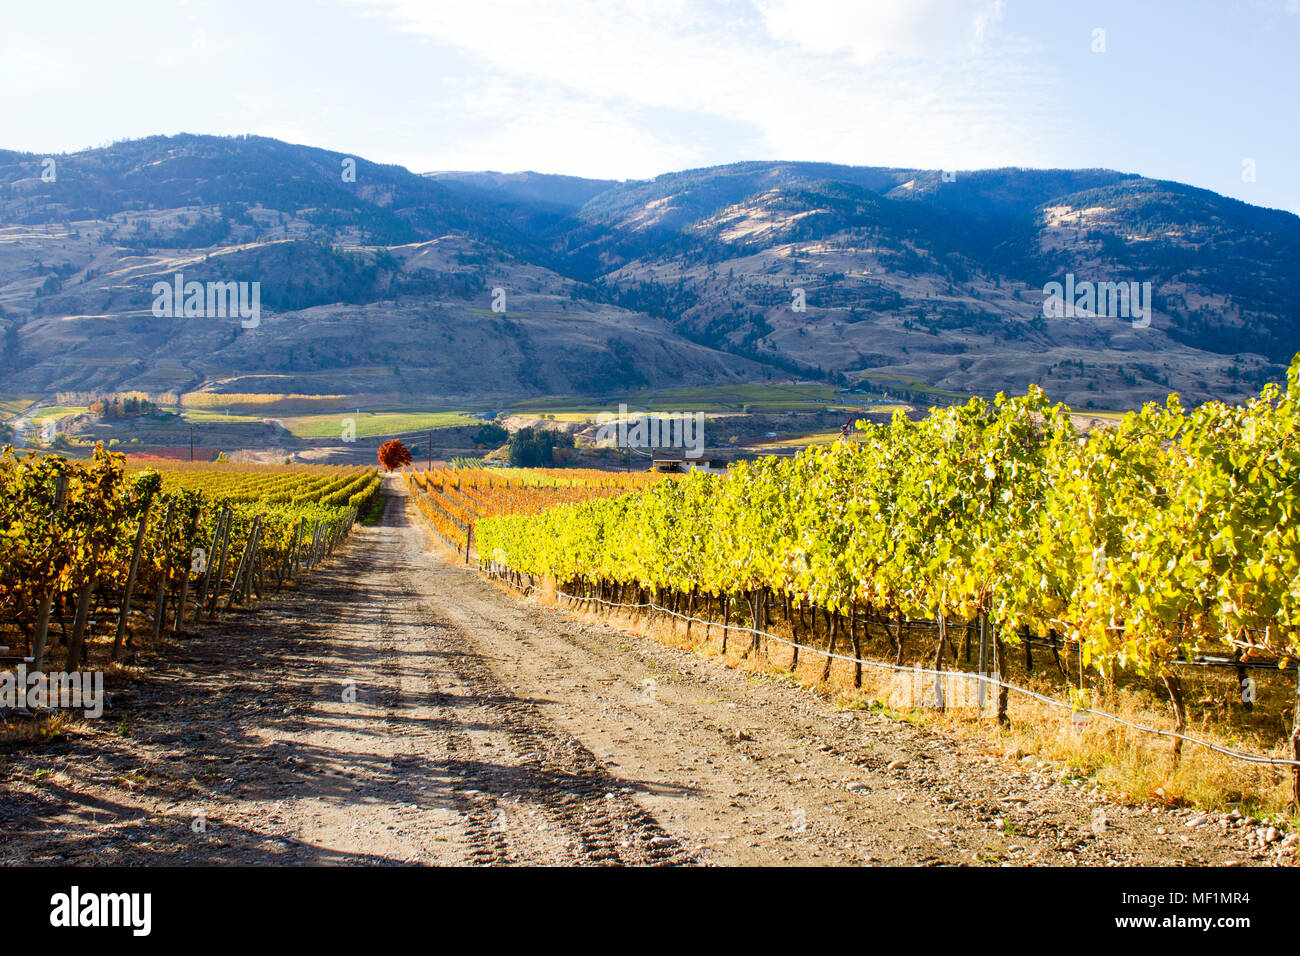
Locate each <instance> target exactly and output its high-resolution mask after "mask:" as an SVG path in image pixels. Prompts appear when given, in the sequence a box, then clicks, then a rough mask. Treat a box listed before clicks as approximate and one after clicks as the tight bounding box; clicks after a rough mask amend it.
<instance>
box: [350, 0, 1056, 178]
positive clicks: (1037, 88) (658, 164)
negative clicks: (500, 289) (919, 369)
mask: <svg viewBox="0 0 1300 956" xmlns="http://www.w3.org/2000/svg"><path fill="white" fill-rule="evenodd" d="M352 2H354V3H356V4H359V5H360V6H362V7H363V8H364V9H365V10H366V11H367V12H369V13H370V14H372V15H376V16H381V17H387V18H389V19H391V20H392V21H393V23H394V24H395V25H397V27H398V28H400V29H401V30H404V31H408V32H411V33H414V34H417V35H419V36H422V37H425V38H428V39H430V40H432V41H435V42H436V43H438V44H443V45H446V46H448V47H451V48H454V49H455V50H457V51H458V52H459V53H461V54H463V55H465V56H467V57H469V58H470V59H471V60H473V61H474V62H475V63H477V64H478V65H479V66H480V67H481V69H482V71H483V72H484V73H485V74H487V75H490V76H493V77H496V78H497V79H496V80H495V81H494V82H493V85H492V88H491V89H489V90H483V91H479V92H478V93H476V94H469V95H467V96H466V100H465V102H466V103H467V104H473V103H477V104H478V105H479V106H480V107H482V108H485V109H490V110H491V111H492V112H493V113H494V115H496V116H497V117H498V120H499V121H500V122H502V123H508V124H510V125H511V126H512V127H514V128H516V129H517V130H521V131H526V132H529V133H530V134H531V135H533V136H534V137H536V141H534V142H533V145H532V149H531V152H528V153H524V152H523V151H522V150H520V149H513V150H510V151H509V153H510V154H511V155H529V156H532V155H538V147H540V148H541V152H542V153H544V154H545V155H547V156H548V157H553V158H554V159H555V160H558V161H562V165H561V166H557V167H555V168H556V169H561V168H562V169H566V170H568V171H573V172H579V171H585V172H587V173H588V174H592V172H593V167H594V166H596V165H597V162H598V161H599V162H604V161H605V160H606V159H610V160H613V159H617V158H619V157H627V156H632V157H633V158H634V162H633V167H635V172H629V173H628V174H629V175H645V174H648V170H647V167H650V170H649V171H654V170H657V171H663V170H667V169H670V168H673V167H674V166H678V165H701V164H705V163H707V162H709V161H711V160H710V152H709V150H708V149H707V148H704V147H702V146H700V145H699V144H695V143H692V141H691V139H690V137H689V135H686V134H684V133H683V132H682V130H681V129H680V128H678V127H679V126H685V127H688V128H689V127H698V126H699V124H700V122H707V121H708V120H709V119H710V118H712V119H713V120H715V121H717V122H723V123H727V124H729V125H730V126H732V127H733V128H734V129H737V130H747V131H750V132H749V135H748V139H749V140H750V142H751V143H752V145H753V152H752V154H751V155H753V156H754V158H769V157H772V158H776V157H780V158H817V159H823V160H831V161H839V162H846V163H861V164H877V163H880V164H897V165H911V164H916V165H927V166H937V167H942V168H971V167H975V166H989V165H1002V164H1008V163H1032V162H1034V161H1036V160H1037V159H1040V158H1041V157H1043V156H1045V155H1046V153H1045V151H1040V150H1039V149H1038V148H1037V147H1036V143H1038V142H1041V137H1042V136H1043V135H1047V136H1051V135H1053V134H1060V133H1061V132H1062V131H1060V130H1056V129H1054V128H1053V124H1054V122H1055V120H1054V118H1053V113H1052V112H1051V110H1050V109H1043V108H1042V107H1041V104H1042V103H1043V102H1044V100H1047V99H1050V96H1045V95H1044V94H1045V93H1046V91H1047V90H1048V89H1049V88H1050V86H1051V76H1050V74H1049V73H1047V72H1046V71H1045V70H1044V69H1043V68H1042V67H1040V66H1036V65H1034V63H1033V60H1032V58H1031V57H1029V56H1028V55H1027V52H1028V51H1027V50H1026V48H1025V47H1024V45H1023V44H1021V43H1019V42H1017V41H1015V40H1014V39H1009V40H1004V39H1001V38H998V37H996V36H995V34H996V32H997V31H996V27H995V25H996V24H997V23H998V21H999V20H1000V18H1001V6H1000V5H999V4H998V3H996V2H990V0H915V2H909V3H902V4H899V3H886V2H883V0H861V2H834V0H758V2H753V3H751V2H739V0H732V2H727V0H718V2H708V3H706V2H702V0H673V2H670V3H656V2H652V0H628V2H623V3H616V2H612V0H602V2H582V0H568V2H554V3H547V4H536V3H532V2H525V0H476V2H475V3H472V4H444V3H429V2H423V0H352ZM523 89H527V90H530V91H532V93H531V95H520V92H519V91H521V90H523ZM504 90H513V91H514V93H513V94H511V98H508V99H507V100H506V101H502V100H501V96H502V91H504ZM539 110H540V111H543V112H541V113H540V115H539V113H538V112H537V111H539ZM656 111H673V112H676V113H682V112H689V113H692V114H695V115H696V116H697V118H698V122H696V123H694V124H692V123H677V122H674V121H672V120H664V121H662V122H660V123H659V124H657V125H656V124H654V123H651V124H650V125H649V126H647V124H646V116H647V115H648V114H652V113H655V112H656ZM548 137H549V139H548ZM516 143H518V141H517V140H516ZM566 144H567V146H566ZM529 162H530V164H532V165H540V163H531V160H530V161H529ZM498 165H500V164H498ZM615 168H617V169H623V170H628V169H629V167H628V166H626V165H622V166H618V167H605V169H606V171H607V172H610V171H612V170H613V169H615Z"/></svg>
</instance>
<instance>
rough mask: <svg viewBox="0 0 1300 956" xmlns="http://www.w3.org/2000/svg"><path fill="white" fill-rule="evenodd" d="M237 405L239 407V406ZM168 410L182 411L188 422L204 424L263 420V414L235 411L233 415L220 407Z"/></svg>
mask: <svg viewBox="0 0 1300 956" xmlns="http://www.w3.org/2000/svg"><path fill="white" fill-rule="evenodd" d="M235 407H236V408H237V407H238V406H235ZM167 410H168V411H178V412H181V414H182V416H183V417H184V419H185V420H186V421H187V422H193V423H194V424H203V423H205V422H206V423H220V422H226V423H228V424H247V423H249V422H260V421H263V418H262V416H261V415H243V414H239V413H235V414H233V415H227V414H226V411H225V409H218V408H183V409H167Z"/></svg>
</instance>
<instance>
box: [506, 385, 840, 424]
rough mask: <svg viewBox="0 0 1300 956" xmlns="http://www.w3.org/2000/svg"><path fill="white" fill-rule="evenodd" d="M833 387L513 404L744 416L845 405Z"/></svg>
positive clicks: (673, 391)
mask: <svg viewBox="0 0 1300 956" xmlns="http://www.w3.org/2000/svg"><path fill="white" fill-rule="evenodd" d="M845 401H846V397H845V396H843V395H840V394H839V393H838V391H837V390H836V389H835V388H834V387H833V386H831V385H823V384H818V383H794V384H787V385H760V384H753V385H726V386H716V387H708V388H668V389H660V390H657V391H652V392H635V393H631V394H625V395H612V396H610V397H609V398H608V399H607V400H604V401H601V402H574V401H573V400H572V399H532V400H526V401H521V402H512V403H511V404H510V412H511V413H512V414H515V415H541V414H554V415H556V416H557V417H558V416H559V415H566V416H580V415H581V416H591V417H594V416H596V415H599V414H602V413H610V414H617V413H618V407H619V405H620V403H621V404H625V405H627V407H628V410H629V411H661V412H706V413H726V412H731V413H740V412H744V411H749V412H756V413H757V412H787V411H794V412H798V411H811V410H815V409H819V408H823V407H825V406H826V405H831V404H837V403H845Z"/></svg>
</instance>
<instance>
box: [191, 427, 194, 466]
mask: <svg viewBox="0 0 1300 956" xmlns="http://www.w3.org/2000/svg"><path fill="white" fill-rule="evenodd" d="M193 460H194V426H193V425H191V426H190V461H193Z"/></svg>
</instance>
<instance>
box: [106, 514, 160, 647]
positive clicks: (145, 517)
mask: <svg viewBox="0 0 1300 956" xmlns="http://www.w3.org/2000/svg"><path fill="white" fill-rule="evenodd" d="M152 508H153V499H152V498H146V499H145V501H144V506H143V510H142V511H141V512H140V523H139V524H138V525H137V526H136V529H135V544H134V545H133V546H132V548H131V566H130V568H129V569H128V570H127V573H126V588H125V589H124V590H123V591H122V608H121V610H120V611H119V612H118V615H117V634H116V636H115V637H114V638H113V653H112V658H111V659H112V660H117V659H118V657H119V656H120V655H121V653H122V641H123V638H125V637H126V629H127V624H128V623H129V622H128V620H127V615H129V614H130V613H131V592H132V591H134V590H135V576H136V573H137V572H138V571H139V570H140V549H141V548H142V547H143V546H144V533H145V531H146V530H148V526H149V511H150V510H151V509H152Z"/></svg>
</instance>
